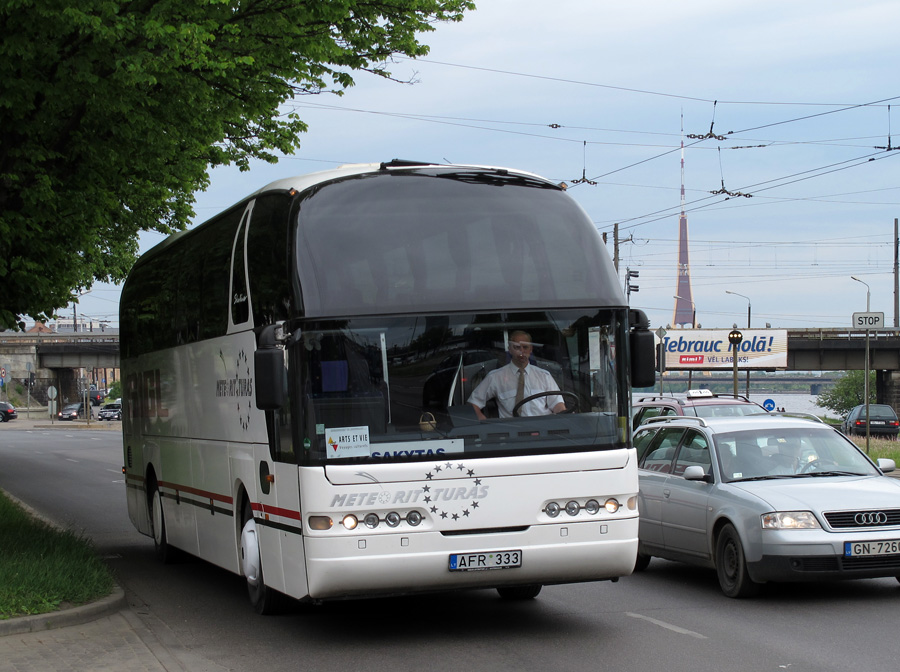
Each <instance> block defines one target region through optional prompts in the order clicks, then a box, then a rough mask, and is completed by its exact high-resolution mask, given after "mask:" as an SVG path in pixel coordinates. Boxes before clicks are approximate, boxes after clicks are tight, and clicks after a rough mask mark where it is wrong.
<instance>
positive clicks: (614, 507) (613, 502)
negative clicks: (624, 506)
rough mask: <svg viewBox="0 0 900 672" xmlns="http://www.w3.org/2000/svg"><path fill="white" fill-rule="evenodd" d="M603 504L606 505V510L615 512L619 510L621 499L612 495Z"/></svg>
mask: <svg viewBox="0 0 900 672" xmlns="http://www.w3.org/2000/svg"><path fill="white" fill-rule="evenodd" d="M603 506H604V507H606V510H607V511H609V512H610V513H615V512H616V511H618V510H619V500H618V499H616V498H615V497H610V498H609V499H607V500H606V502H605V503H604V504H603Z"/></svg>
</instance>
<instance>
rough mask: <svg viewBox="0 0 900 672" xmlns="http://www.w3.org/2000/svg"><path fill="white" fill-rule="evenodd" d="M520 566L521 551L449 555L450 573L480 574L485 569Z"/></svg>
mask: <svg viewBox="0 0 900 672" xmlns="http://www.w3.org/2000/svg"><path fill="white" fill-rule="evenodd" d="M521 566H522V551H489V552H487V553H451V554H450V571H451V572H480V571H484V570H487V569H512V568H515V567H521Z"/></svg>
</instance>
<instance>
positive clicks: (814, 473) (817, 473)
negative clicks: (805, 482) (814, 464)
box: [806, 470, 866, 476]
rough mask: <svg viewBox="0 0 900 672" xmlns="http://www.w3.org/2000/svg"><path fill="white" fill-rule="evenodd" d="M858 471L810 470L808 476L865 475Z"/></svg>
mask: <svg viewBox="0 0 900 672" xmlns="http://www.w3.org/2000/svg"><path fill="white" fill-rule="evenodd" d="M865 475H866V474H860V473H859V472H858V471H838V470H835V471H810V472H809V473H807V474H806V476H865Z"/></svg>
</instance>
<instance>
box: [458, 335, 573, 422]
mask: <svg viewBox="0 0 900 672" xmlns="http://www.w3.org/2000/svg"><path fill="white" fill-rule="evenodd" d="M533 348H534V345H533V343H532V342H531V336H530V335H529V334H527V333H525V332H524V331H514V332H513V333H512V334H510V337H509V354H510V357H511V361H510V362H509V364H507V365H506V366H503V367H501V368H499V369H494V370H493V371H491V372H490V373H488V374H487V376H486V377H485V379H484V380H482V381H481V383H479V385H478V387H476V388H475V390H474V391H473V392H472V394H471V395H470V396H469V400H468V401H469V403H470V404H472V406H473V407H474V408H475V415H477V416H478V418H479V419H480V420H485V419H487V418H486V416H485V415H484V410H483V409H484V407H485V405H486V404H487V402H488V400H489V399H496V400H497V408H498V410H499V413H500V417H501V418H511V417H513V409H514V408H515V406H516V404H518V403H519V402H520V401H522V400H523V399H525V398H527V397H530V396H531V395H533V394H538V393H540V392H554V391H559V386H558V385H557V384H556V381H555V380H553V376H551V375H550V373H549V372H548V371H545V370H544V369H540V368H538V367H536V366H533V365H532V364H530V357H531V351H532V350H533ZM565 410H566V404H565V402H563V399H562V396H560V395H558V394H554V395H548V396H546V397H539V398H537V399H535V400H533V401H529V402H528V403H527V404H525V405H523V406H522V407H521V408H520V409H519V415H520V416H525V415H549V414H550V413H561V412H563V411H565Z"/></svg>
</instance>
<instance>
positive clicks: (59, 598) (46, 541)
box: [0, 492, 114, 619]
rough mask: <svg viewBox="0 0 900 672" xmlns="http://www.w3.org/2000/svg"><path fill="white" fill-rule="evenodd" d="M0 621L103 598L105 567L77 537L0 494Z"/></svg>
mask: <svg viewBox="0 0 900 672" xmlns="http://www.w3.org/2000/svg"><path fill="white" fill-rule="evenodd" d="M0 549H2V552H0V619H8V618H11V617H13V616H25V615H29V614H44V613H48V612H51V611H56V610H57V609H60V608H61V607H65V606H69V605H73V606H74V605H79V604H84V603H87V602H91V601H93V600H96V599H98V598H101V597H105V596H106V595H109V594H110V593H111V592H112V590H113V586H114V582H113V577H112V574H111V572H110V571H109V568H108V567H107V566H106V565H105V564H103V562H102V561H101V560H100V558H99V557H97V553H96V551H95V550H94V546H93V544H92V543H91V541H90V540H89V539H87V538H86V537H84V536H83V535H80V534H76V533H75V532H71V531H68V530H59V529H57V528H55V527H52V526H51V525H48V524H47V523H45V522H43V521H41V520H38V519H36V518H34V517H33V516H31V515H30V514H29V513H28V512H26V511H24V510H23V509H22V508H21V507H20V506H19V505H18V504H16V503H15V502H13V501H12V500H11V499H9V497H7V496H6V495H5V494H3V493H2V492H0Z"/></svg>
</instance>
